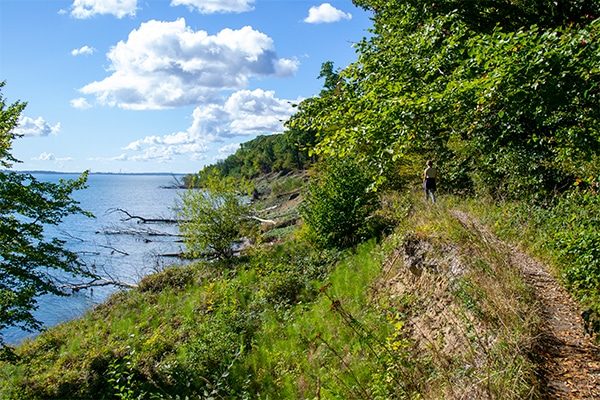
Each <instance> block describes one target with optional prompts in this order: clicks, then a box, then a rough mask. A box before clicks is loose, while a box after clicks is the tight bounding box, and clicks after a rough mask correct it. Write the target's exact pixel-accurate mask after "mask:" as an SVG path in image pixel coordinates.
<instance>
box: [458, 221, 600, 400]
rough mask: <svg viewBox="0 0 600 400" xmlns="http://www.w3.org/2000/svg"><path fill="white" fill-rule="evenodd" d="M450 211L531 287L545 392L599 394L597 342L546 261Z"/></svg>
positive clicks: (580, 395)
mask: <svg viewBox="0 0 600 400" xmlns="http://www.w3.org/2000/svg"><path fill="white" fill-rule="evenodd" d="M452 214H453V215H454V216H455V217H456V218H457V219H458V220H459V221H460V222H461V224H463V225H464V226H465V228H467V229H469V230H471V231H473V230H474V231H477V232H478V233H479V234H480V235H482V237H483V238H484V239H485V240H486V241H488V242H489V243H490V245H492V246H496V247H497V248H499V249H503V250H504V251H507V252H508V254H510V262H511V264H513V265H515V266H517V267H519V269H520V270H521V271H522V273H523V276H524V278H525V281H526V282H527V283H528V284H529V285H531V286H532V287H533V288H534V289H535V298H536V300H537V301H538V302H539V303H540V309H541V310H542V318H543V324H542V332H541V334H540V336H539V337H538V339H537V343H536V344H535V346H534V352H533V353H534V354H532V358H533V359H534V361H535V362H536V363H537V364H538V366H539V374H540V379H541V381H542V383H543V393H542V394H543V395H544V396H545V398H547V399H568V400H572V399H600V348H599V347H597V346H595V345H594V343H593V341H592V339H591V338H590V336H589V335H587V334H586V333H585V329H584V322H583V319H582V317H581V310H580V309H579V308H578V306H577V304H576V303H575V302H574V301H573V299H572V298H571V296H570V295H569V294H568V293H567V291H566V290H565V289H564V288H563V287H562V286H561V285H560V283H558V282H557V281H556V279H555V278H554V276H553V275H552V274H551V273H550V272H549V270H548V267H546V266H545V265H544V264H542V263H540V262H539V261H537V260H535V259H533V258H531V257H530V256H528V255H527V254H525V253H524V252H522V251H521V250H520V249H518V248H516V247H515V246H511V245H508V244H506V243H505V242H503V241H501V240H500V239H498V238H497V237H496V236H495V235H493V234H492V233H491V232H490V231H489V230H488V229H487V228H486V227H485V226H483V225H481V224H480V223H479V222H478V221H477V220H475V219H474V218H472V217H471V216H469V215H468V214H466V213H464V212H461V211H453V212H452Z"/></svg>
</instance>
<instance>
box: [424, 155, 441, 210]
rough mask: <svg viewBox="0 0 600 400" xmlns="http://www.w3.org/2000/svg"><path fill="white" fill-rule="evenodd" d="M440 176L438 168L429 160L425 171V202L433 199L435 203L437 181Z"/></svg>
mask: <svg viewBox="0 0 600 400" xmlns="http://www.w3.org/2000/svg"><path fill="white" fill-rule="evenodd" d="M437 176H438V171H437V168H436V167H434V166H433V161H431V160H427V168H425V171H423V189H424V190H425V201H427V200H429V199H431V202H432V203H435V181H436V179H437Z"/></svg>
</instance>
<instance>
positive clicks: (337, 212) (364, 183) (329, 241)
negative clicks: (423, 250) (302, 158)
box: [300, 159, 377, 248]
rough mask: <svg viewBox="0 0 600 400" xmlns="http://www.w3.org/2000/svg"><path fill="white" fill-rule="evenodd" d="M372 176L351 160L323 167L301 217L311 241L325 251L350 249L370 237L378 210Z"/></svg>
mask: <svg viewBox="0 0 600 400" xmlns="http://www.w3.org/2000/svg"><path fill="white" fill-rule="evenodd" d="M371 183H372V181H371V179H370V175H369V174H368V173H367V172H366V171H365V170H364V169H362V168H361V167H360V166H359V165H358V164H357V163H356V162H354V161H352V160H341V159H337V160H334V162H328V163H324V164H323V165H322V169H321V171H320V173H319V175H317V176H316V177H315V178H313V179H312V180H311V181H310V182H309V184H308V189H307V193H306V197H305V200H304V203H303V205H302V207H301V209H300V213H301V215H302V217H303V218H304V222H305V223H306V225H307V226H308V231H309V235H310V237H311V238H312V239H313V240H314V241H315V242H316V243H318V244H320V245H322V246H323V247H339V248H342V247H347V246H352V245H354V244H356V243H358V242H359V241H360V240H361V239H364V238H365V237H366V236H368V234H369V226H368V222H367V219H368V217H369V216H370V215H371V213H372V212H373V211H374V210H375V208H376V206H377V195H376V193H374V192H372V191H370V190H369V188H370V185H371Z"/></svg>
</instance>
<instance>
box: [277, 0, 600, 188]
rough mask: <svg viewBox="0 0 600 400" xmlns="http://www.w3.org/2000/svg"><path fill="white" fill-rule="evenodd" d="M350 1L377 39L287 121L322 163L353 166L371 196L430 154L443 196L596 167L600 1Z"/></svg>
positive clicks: (546, 180) (552, 184)
mask: <svg viewBox="0 0 600 400" xmlns="http://www.w3.org/2000/svg"><path fill="white" fill-rule="evenodd" d="M355 3H356V4H357V5H359V6H362V7H364V8H367V9H370V10H372V11H373V13H374V18H373V19H374V27H373V29H372V33H373V35H372V36H371V37H370V38H366V39H364V40H363V41H361V42H360V43H359V44H358V45H357V53H358V59H357V61H356V62H355V63H353V64H351V65H350V66H349V67H347V68H345V69H344V70H342V71H340V72H339V80H338V81H337V84H336V85H335V88H333V87H331V85H329V86H330V87H329V88H328V87H326V89H329V90H323V91H322V92H321V93H320V95H319V96H317V97H314V98H310V99H307V100H305V101H304V102H302V103H301V104H300V105H299V112H298V113H297V114H296V115H295V116H294V117H293V118H292V119H291V120H290V122H289V124H288V127H290V128H292V129H296V130H300V131H302V130H306V131H313V132H316V133H317V142H318V144H317V146H316V148H315V151H316V152H317V153H318V154H321V155H328V156H334V157H338V158H344V157H347V156H353V157H358V158H359V160H361V161H362V162H363V163H365V164H368V165H370V166H371V167H372V170H373V177H372V178H373V180H374V181H375V182H376V184H377V185H376V186H377V187H379V186H381V185H383V184H385V183H386V181H388V180H389V178H390V177H393V176H394V175H395V174H397V172H398V171H399V170H401V169H402V168H403V166H406V165H414V164H415V160H423V159H427V158H432V159H435V160H436V161H437V163H438V165H439V166H440V169H441V171H442V172H443V179H442V182H441V183H442V185H445V186H446V188H451V189H453V190H463V189H471V188H473V187H475V188H476V189H479V190H481V191H486V192H491V193H492V194H494V195H496V196H501V197H522V196H530V195H536V194H540V195H544V194H548V193H550V192H552V191H555V190H561V189H562V188H564V187H567V186H568V185H569V184H570V183H572V182H573V180H574V179H575V178H576V177H581V176H583V175H582V174H587V173H589V170H590V169H592V170H593V169H595V170H598V167H597V162H595V160H597V156H598V151H599V149H600V128H599V127H600V69H599V66H600V20H599V19H598V16H600V12H599V9H600V8H599V7H600V6H599V4H600V3H599V2H596V1H594V2H590V1H570V2H567V1H559V2H545V1H533V0H531V1H527V0H522V1H516V0H512V1H509V0H504V1H464V0H463V1H458V0H445V1H439V2H438V1H436V2H429V1H423V0H402V1H400V0H392V1H388V0H386V1H382V0H355ZM324 71H325V72H326V73H327V72H333V69H332V68H331V66H330V65H324ZM324 76H325V77H326V78H327V74H325V75H324ZM329 77H331V75H329Z"/></svg>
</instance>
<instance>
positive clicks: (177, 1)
mask: <svg viewBox="0 0 600 400" xmlns="http://www.w3.org/2000/svg"><path fill="white" fill-rule="evenodd" d="M253 4H254V0H171V5H172V6H188V7H189V8H190V9H192V10H193V9H196V10H198V11H199V12H200V13H201V14H214V13H241V12H245V11H250V10H253V9H254V7H252V5H253Z"/></svg>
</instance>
